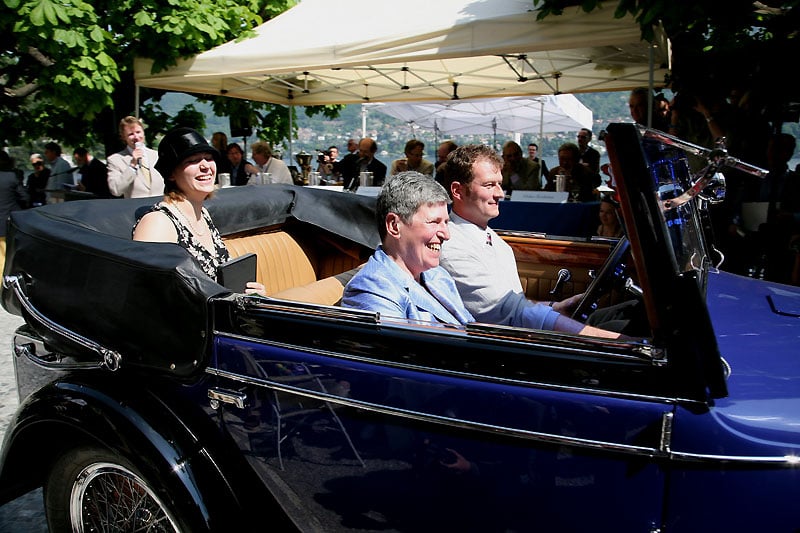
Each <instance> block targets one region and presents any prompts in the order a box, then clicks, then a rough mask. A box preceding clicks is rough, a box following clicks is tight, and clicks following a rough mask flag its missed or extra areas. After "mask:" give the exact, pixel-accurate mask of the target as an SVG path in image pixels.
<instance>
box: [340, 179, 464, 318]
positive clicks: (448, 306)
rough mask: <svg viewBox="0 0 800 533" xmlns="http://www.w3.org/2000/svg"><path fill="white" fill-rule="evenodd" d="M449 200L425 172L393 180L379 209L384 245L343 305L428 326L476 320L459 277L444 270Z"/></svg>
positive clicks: (350, 286) (346, 292)
mask: <svg viewBox="0 0 800 533" xmlns="http://www.w3.org/2000/svg"><path fill="white" fill-rule="evenodd" d="M449 201H450V198H449V197H448V195H447V191H445V190H444V188H443V187H442V186H441V185H440V184H438V183H436V182H435V181H433V180H432V179H430V177H428V176H425V175H424V174H420V173H419V172H401V173H400V174H398V175H397V176H395V177H394V178H392V179H391V180H390V181H389V182H387V183H386V184H385V185H384V186H383V188H382V189H381V192H380V194H379V195H378V199H377V206H376V209H375V218H376V221H377V224H378V233H379V234H380V236H381V245H380V246H378V249H377V250H375V253H374V254H373V255H372V257H370V258H369V261H367V264H366V265H364V268H362V269H361V270H360V271H359V272H358V274H356V275H355V276H353V279H351V280H350V282H349V283H348V284H347V286H346V287H345V289H344V295H343V297H342V306H344V307H354V308H357V309H365V310H368V311H377V312H379V313H381V315H383V316H390V317H397V318H406V319H410V320H419V321H426V322H443V323H447V324H464V323H467V322H472V321H473V318H472V315H470V314H469V312H468V311H467V310H466V309H465V308H464V304H463V303H462V301H461V298H460V297H459V295H458V291H457V290H456V286H455V283H454V282H453V279H452V278H451V277H450V275H449V274H448V273H447V272H446V271H445V270H444V269H442V268H441V267H439V255H440V254H441V249H442V243H444V242H445V241H447V239H449V238H450V233H449V232H448V229H447V221H448V215H447V204H448V202H449Z"/></svg>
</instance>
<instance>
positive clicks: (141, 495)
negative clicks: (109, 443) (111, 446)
mask: <svg viewBox="0 0 800 533" xmlns="http://www.w3.org/2000/svg"><path fill="white" fill-rule="evenodd" d="M59 463H60V466H62V467H64V468H56V469H55V470H54V472H53V473H52V474H51V478H50V483H49V485H48V487H47V489H46V491H45V500H46V506H47V512H48V524H49V526H50V529H51V531H57V532H60V531H72V532H77V533H89V532H98V533H103V532H119V531H125V532H127V533H136V532H156V533H158V532H170V533H178V532H179V531H181V529H182V528H181V527H180V526H179V525H178V524H179V523H180V522H179V521H178V520H176V517H175V515H173V514H172V511H171V510H170V508H169V505H172V504H173V503H172V502H168V504H165V501H164V500H162V498H159V496H158V495H157V493H156V489H154V486H153V485H151V483H150V482H149V481H147V480H146V479H145V478H143V477H142V476H141V474H139V473H137V472H135V471H134V470H133V466H132V465H130V464H129V463H128V462H127V461H126V460H124V459H122V458H121V457H118V456H115V455H114V454H112V453H109V452H107V451H105V450H102V451H101V450H99V449H91V448H90V449H82V450H75V451H73V452H71V453H68V454H67V455H66V456H65V457H64V458H62V460H61V461H60V462H59Z"/></svg>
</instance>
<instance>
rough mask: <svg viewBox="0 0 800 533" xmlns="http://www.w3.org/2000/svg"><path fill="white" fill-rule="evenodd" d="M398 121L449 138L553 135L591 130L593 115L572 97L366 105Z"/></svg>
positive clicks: (520, 97)
mask: <svg viewBox="0 0 800 533" xmlns="http://www.w3.org/2000/svg"><path fill="white" fill-rule="evenodd" d="M366 107H367V109H368V110H370V111H379V112H381V113H384V114H386V115H389V116H392V117H395V118H397V119H400V120H402V121H404V122H406V123H407V124H415V125H418V126H420V127H423V128H430V129H433V130H436V131H437V132H442V133H446V134H450V135H463V134H469V133H478V134H480V133H492V134H495V135H496V134H497V133H528V132H539V133H540V134H541V133H552V132H562V131H577V130H579V129H581V128H589V129H592V111H591V110H590V109H589V108H587V107H586V106H584V105H583V104H582V103H580V101H578V99H577V98H575V96H573V95H571V94H560V95H555V96H554V95H544V96H515V97H510V98H489V99H476V100H447V101H442V102H418V103H406V102H391V103H373V104H366Z"/></svg>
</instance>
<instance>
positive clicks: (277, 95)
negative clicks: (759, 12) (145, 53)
mask: <svg viewBox="0 0 800 533" xmlns="http://www.w3.org/2000/svg"><path fill="white" fill-rule="evenodd" d="M536 16H537V12H536V11H534V10H533V3H532V0H435V1H433V2H431V1H430V0H403V1H402V2H397V1H394V0H303V1H302V2H300V3H299V4H298V5H297V6H295V7H293V8H291V9H289V10H287V11H286V12H284V13H282V14H281V15H279V16H278V17H276V18H274V19H272V20H270V21H269V22H266V23H265V24H262V25H261V26H259V27H258V28H256V29H255V33H256V37H254V38H250V39H244V40H241V41H231V42H229V43H226V44H223V45H220V46H218V47H216V48H214V49H212V50H209V51H207V52H204V53H202V54H199V55H197V56H195V57H192V58H190V59H186V60H184V61H181V62H179V63H178V64H177V65H176V66H174V67H172V68H169V69H167V70H165V71H162V72H157V73H155V72H152V68H153V62H152V61H151V60H148V59H141V58H140V59H137V60H136V61H135V65H134V68H135V77H136V82H137V84H138V85H139V86H142V87H154V88H160V89H166V90H172V91H182V92H190V93H201V94H212V95H225V96H230V97H234V98H242V99H247V100H255V101H264V102H272V103H277V104H286V105H303V106H309V105H326V104H349V103H364V102H369V101H375V102H399V101H430V100H449V99H453V98H462V99H463V98H480V97H484V98H485V97H499V96H525V95H537V94H560V93H581V92H597V91H615V90H627V89H631V88H634V87H638V86H649V85H652V84H653V80H654V79H657V80H663V79H664V75H665V74H666V72H667V69H668V68H669V49H668V41H667V39H666V37H665V36H664V35H658V38H657V41H656V42H654V43H652V44H650V43H646V42H643V41H641V39H640V29H639V25H638V24H637V23H636V22H635V21H634V20H633V18H632V17H626V18H621V19H617V18H614V9H613V8H611V7H601V8H599V9H596V10H594V11H593V12H591V13H584V12H583V11H581V10H580V8H578V7H570V8H567V9H566V10H565V12H564V14H563V15H561V16H552V15H551V16H548V17H546V18H545V19H544V20H541V21H539V20H536Z"/></svg>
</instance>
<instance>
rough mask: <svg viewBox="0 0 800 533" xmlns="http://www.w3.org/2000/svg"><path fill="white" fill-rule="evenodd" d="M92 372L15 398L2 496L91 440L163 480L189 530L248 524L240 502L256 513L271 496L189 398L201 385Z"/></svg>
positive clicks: (35, 481) (38, 481) (34, 482)
mask: <svg viewBox="0 0 800 533" xmlns="http://www.w3.org/2000/svg"><path fill="white" fill-rule="evenodd" d="M95 375H96V376H101V377H102V378H104V380H98V379H94V380H93V382H90V381H85V380H74V381H73V380H69V379H64V380H60V381H57V382H54V383H51V384H49V385H47V386H45V387H43V388H42V389H40V390H39V391H37V392H35V393H33V394H32V395H31V396H29V397H28V398H27V399H26V400H25V401H24V402H23V403H22V405H21V406H20V408H19V410H18V411H17V413H16V415H15V417H14V419H13V420H12V422H11V424H10V426H9V429H8V433H7V435H6V441H5V444H4V455H3V457H2V469H1V470H0V487H3V489H2V494H0V496H1V497H2V498H3V501H8V500H9V499H11V498H15V497H17V496H19V495H22V494H24V493H25V492H27V491H29V490H31V489H33V488H36V487H37V486H42V484H43V483H44V480H45V479H46V476H47V472H48V471H49V469H50V465H52V464H53V462H54V461H55V460H56V459H57V458H58V457H59V456H60V455H61V454H62V453H64V452H65V451H66V450H68V449H70V448H72V447H75V446H82V445H87V444H91V445H100V446H103V447H105V448H107V449H109V450H112V451H114V452H115V453H119V454H121V455H122V456H124V457H126V458H127V459H128V460H130V461H132V462H133V463H134V464H136V465H137V467H139V468H140V469H142V471H143V473H144V474H145V475H147V474H148V473H158V475H159V476H160V477H161V478H162V479H166V480H168V481H167V483H169V487H165V488H164V489H165V490H166V491H168V492H169V493H170V494H172V495H173V499H174V500H175V501H176V502H177V503H178V505H180V506H181V508H182V509H183V510H184V511H185V512H188V513H189V515H190V516H191V519H192V528H191V530H192V531H217V530H223V529H225V530H228V531H230V530H231V527H232V525H234V524H235V527H233V530H240V531H247V530H249V527H248V526H247V524H248V523H249V524H252V523H253V521H252V520H249V519H248V514H247V512H246V511H247V509H251V510H253V509H259V512H260V516H261V518H262V519H263V516H264V515H263V514H261V513H263V511H264V506H265V505H268V503H266V504H265V502H269V501H271V497H270V496H269V494H268V493H267V492H266V490H265V489H264V487H263V485H261V484H260V483H257V482H256V480H255V476H254V474H252V471H251V469H249V467H247V465H246V464H245V463H244V460H243V459H241V458H240V455H239V454H238V453H235V452H234V451H233V448H230V446H232V444H231V443H230V442H229V441H228V440H226V437H225V435H224V434H223V433H221V432H220V431H219V430H218V428H217V426H216V425H215V424H214V423H213V420H212V417H211V416H209V414H208V413H206V412H205V411H204V410H203V409H201V408H200V407H199V406H200V405H201V404H198V403H194V404H193V403H192V402H191V401H188V400H189V398H196V396H197V395H199V394H203V395H205V394H207V387H204V386H203V384H202V383H199V384H195V385H193V386H183V387H175V386H170V387H159V386H157V385H156V386H147V387H144V386H141V385H134V384H133V383H132V382H131V380H120V379H116V378H113V377H112V378H110V377H109V374H105V373H103V374H95ZM138 381H139V382H141V381H142V380H138ZM243 498H246V499H247V501H245V500H243ZM254 500H255V501H260V503H259V506H253V505H251V502H252V501H254Z"/></svg>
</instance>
